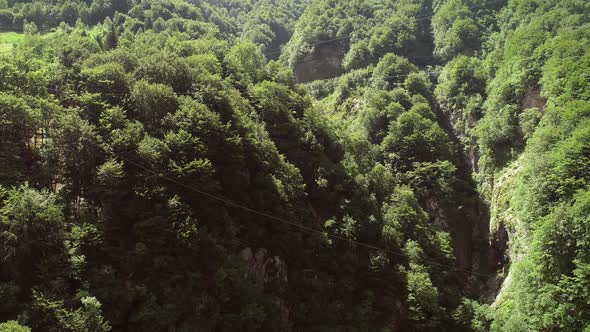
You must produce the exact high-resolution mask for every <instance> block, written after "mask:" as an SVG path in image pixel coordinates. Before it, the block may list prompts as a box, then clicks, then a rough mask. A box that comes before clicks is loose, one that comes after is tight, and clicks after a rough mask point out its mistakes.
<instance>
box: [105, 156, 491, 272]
mask: <svg viewBox="0 0 590 332" xmlns="http://www.w3.org/2000/svg"><path fill="white" fill-rule="evenodd" d="M109 148H110V152H111V153H112V154H113V155H114V156H116V157H118V158H120V159H122V160H123V161H126V162H128V163H130V164H132V165H135V166H137V167H139V168H142V169H144V170H145V171H147V172H149V173H152V174H153V175H155V176H157V177H160V178H162V179H164V180H167V181H169V182H172V183H174V184H176V185H179V186H181V187H184V188H186V189H189V190H192V191H194V192H197V193H199V194H201V195H203V196H206V197H208V198H210V199H214V200H217V201H219V202H222V203H225V204H227V205H229V206H232V207H235V208H239V209H242V210H244V211H247V212H250V213H254V214H257V215H259V216H262V217H266V218H268V219H272V220H275V221H278V222H282V223H285V224H288V225H291V226H293V227H297V228H299V229H302V230H305V231H308V232H312V233H318V234H320V235H322V236H327V237H330V238H332V239H336V240H340V241H344V242H348V243H354V244H356V245H359V246H362V247H365V248H368V249H372V250H377V251H381V252H384V253H388V254H392V255H395V256H398V257H403V258H405V257H406V255H404V254H403V253H401V252H396V251H393V250H389V249H385V248H381V247H377V246H374V245H372V244H368V243H365V242H360V241H357V240H353V239H349V238H345V237H343V236H339V235H335V234H329V233H326V232H323V231H321V230H318V229H315V228H313V227H309V226H305V225H302V224H300V223H297V222H294V221H290V220H287V219H285V218H281V217H277V216H274V215H271V214H268V213H265V212H261V211H258V210H255V209H252V208H249V207H247V206H245V205H242V204H239V203H236V202H234V201H231V200H229V199H226V198H222V197H219V196H216V195H213V194H211V193H208V192H205V191H202V190H200V189H197V188H195V187H193V186H190V185H187V184H185V183H182V182H180V181H177V180H175V179H173V178H171V177H168V176H166V175H163V174H161V173H158V172H156V171H154V170H152V169H150V168H148V167H146V166H143V165H141V164H139V163H136V162H134V161H132V160H129V159H128V158H125V157H123V156H121V155H119V154H117V153H115V152H114V151H113V149H112V147H109ZM421 263H424V264H426V265H430V266H438V267H445V268H448V269H451V270H454V271H457V272H463V273H467V274H472V275H476V276H479V277H488V278H492V277H496V275H495V274H484V273H479V272H475V271H471V270H467V269H462V268H459V267H456V266H451V265H447V264H442V263H438V262H436V261H433V260H429V259H422V260H421Z"/></svg>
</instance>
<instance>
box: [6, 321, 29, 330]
mask: <svg viewBox="0 0 590 332" xmlns="http://www.w3.org/2000/svg"><path fill="white" fill-rule="evenodd" d="M0 331H2V332H31V329H30V328H28V327H26V326H22V325H19V324H18V323H17V322H15V321H8V322H4V323H0Z"/></svg>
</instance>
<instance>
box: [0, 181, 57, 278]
mask: <svg viewBox="0 0 590 332" xmlns="http://www.w3.org/2000/svg"><path fill="white" fill-rule="evenodd" d="M0 230H1V233H0V235H1V237H0V238H1V240H2V246H1V251H0V253H1V256H0V259H1V260H2V262H4V263H8V264H9V265H8V266H9V267H10V268H11V270H12V273H13V278H14V279H13V280H17V281H18V284H19V286H20V287H21V289H29V288H30V286H31V283H32V282H33V280H34V279H35V277H36V276H35V269H36V266H37V264H39V263H40V262H41V260H42V259H44V258H47V257H48V256H50V255H52V254H56V253H58V254H59V253H60V252H61V250H62V249H63V242H62V241H63V239H64V215H63V212H62V208H61V206H60V205H59V204H58V203H57V197H56V195H55V194H52V193H49V192H48V191H37V190H35V189H32V188H30V187H28V185H23V186H21V187H18V188H15V189H12V190H10V191H8V192H7V196H6V197H5V199H4V201H3V203H2V205H1V208H0Z"/></svg>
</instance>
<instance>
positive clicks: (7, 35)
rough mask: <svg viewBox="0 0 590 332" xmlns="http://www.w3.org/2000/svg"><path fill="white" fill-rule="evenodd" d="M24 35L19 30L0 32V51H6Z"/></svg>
mask: <svg viewBox="0 0 590 332" xmlns="http://www.w3.org/2000/svg"><path fill="white" fill-rule="evenodd" d="M24 37H25V35H24V34H22V33H19V32H0V52H7V51H10V50H11V49H12V46H13V45H14V44H15V43H20V42H21V41H22V40H23V39H24Z"/></svg>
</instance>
